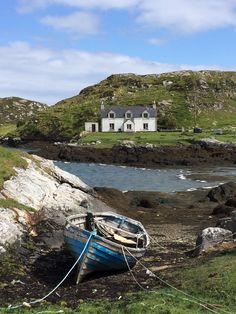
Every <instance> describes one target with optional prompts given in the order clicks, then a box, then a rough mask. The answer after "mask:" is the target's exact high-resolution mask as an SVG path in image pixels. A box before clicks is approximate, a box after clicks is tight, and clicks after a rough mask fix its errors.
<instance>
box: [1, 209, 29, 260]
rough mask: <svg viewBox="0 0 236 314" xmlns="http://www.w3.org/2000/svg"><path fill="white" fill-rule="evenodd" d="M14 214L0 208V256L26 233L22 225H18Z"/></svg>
mask: <svg viewBox="0 0 236 314" xmlns="http://www.w3.org/2000/svg"><path fill="white" fill-rule="evenodd" d="M16 216H17V215H16V213H15V212H14V211H13V210H11V209H8V208H0V235H1V237H0V254H1V253H4V252H5V250H6V247H8V246H9V245H11V244H13V243H15V242H16V241H20V239H21V237H22V235H23V233H24V232H25V231H26V230H25V229H24V227H23V225H22V224H20V223H18V221H17V219H16V218H17V217H16Z"/></svg>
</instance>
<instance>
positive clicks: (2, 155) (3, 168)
mask: <svg viewBox="0 0 236 314" xmlns="http://www.w3.org/2000/svg"><path fill="white" fill-rule="evenodd" d="M22 156H24V153H22V152H19V151H16V150H10V149H7V148H4V147H0V188H2V186H3V183H4V181H6V180H8V179H9V178H10V177H11V176H13V175H14V174H15V170H14V167H19V168H26V166H27V161H26V160H24V159H23V158H22Z"/></svg>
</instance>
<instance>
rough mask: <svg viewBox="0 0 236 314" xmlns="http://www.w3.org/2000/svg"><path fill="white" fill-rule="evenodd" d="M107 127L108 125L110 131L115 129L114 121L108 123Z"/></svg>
mask: <svg viewBox="0 0 236 314" xmlns="http://www.w3.org/2000/svg"><path fill="white" fill-rule="evenodd" d="M109 127H110V131H114V130H115V124H114V123H110V124H109Z"/></svg>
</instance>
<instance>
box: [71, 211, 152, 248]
mask: <svg viewBox="0 0 236 314" xmlns="http://www.w3.org/2000/svg"><path fill="white" fill-rule="evenodd" d="M93 215H94V216H95V217H96V216H109V215H110V216H113V217H116V218H121V217H124V218H125V219H126V220H127V221H128V222H131V223H133V224H134V225H138V226H139V227H140V228H141V229H142V231H143V232H144V235H145V236H146V244H145V246H143V247H142V248H134V247H130V246H124V245H122V244H119V243H116V242H114V241H112V240H109V239H107V238H105V237H102V236H100V235H98V234H96V235H95V236H94V238H95V239H96V237H97V238H98V240H100V241H104V242H107V243H108V244H110V245H112V246H114V247H117V248H121V247H122V246H124V247H128V248H129V250H131V251H133V252H142V251H145V250H146V249H147V247H148V246H149V245H150V237H149V235H148V233H147V231H146V229H145V228H144V226H143V225H142V223H141V222H139V221H137V220H134V219H132V218H129V217H126V216H122V215H119V214H115V213H112V212H96V213H93ZM86 216H87V214H86V213H85V214H76V215H71V216H69V217H68V218H67V220H66V228H65V229H67V228H68V227H67V225H70V226H71V227H73V228H75V229H78V230H82V231H84V232H86V233H87V234H90V233H91V231H89V230H87V229H82V228H80V227H79V226H77V225H76V224H75V223H73V221H72V220H75V219H77V218H85V217H86ZM121 230H122V229H121ZM68 231H69V230H68ZM134 235H135V234H134Z"/></svg>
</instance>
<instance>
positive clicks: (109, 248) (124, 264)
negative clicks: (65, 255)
mask: <svg viewBox="0 0 236 314" xmlns="http://www.w3.org/2000/svg"><path fill="white" fill-rule="evenodd" d="M64 236H65V242H66V245H67V247H68V248H69V250H70V251H71V252H72V254H73V255H74V256H75V258H76V259H77V260H78V273H77V280H76V283H77V284H78V283H79V282H81V281H82V280H83V279H84V277H85V276H86V275H88V274H89V273H92V272H96V271H107V270H125V269H128V268H131V267H133V266H134V265H135V264H136V262H137V260H138V259H139V258H141V257H142V256H143V255H144V253H145V251H146V249H147V247H148V245H149V243H150V239H149V236H148V233H147V232H146V230H145V228H144V227H143V225H142V224H141V223H140V222H138V221H136V220H133V219H131V218H128V217H125V216H122V215H118V214H116V213H110V212H103V213H87V214H79V215H73V216H70V217H69V218H68V219H67V223H66V226H65V231H64Z"/></svg>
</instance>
